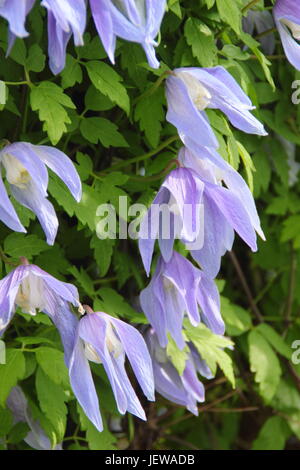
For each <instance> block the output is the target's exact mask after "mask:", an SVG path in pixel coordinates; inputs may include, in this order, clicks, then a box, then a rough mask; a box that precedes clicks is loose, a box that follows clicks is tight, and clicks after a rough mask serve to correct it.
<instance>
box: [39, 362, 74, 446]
mask: <svg viewBox="0 0 300 470" xmlns="http://www.w3.org/2000/svg"><path fill="white" fill-rule="evenodd" d="M35 386H36V392H37V396H38V400H39V404H40V407H41V410H42V411H43V413H44V414H45V416H46V418H47V419H48V420H49V421H50V423H51V424H52V426H53V429H54V432H55V435H56V440H57V442H61V441H62V440H63V437H64V434H65V429H66V417H67V407H66V405H65V401H66V396H65V394H64V392H63V390H62V388H61V387H60V386H59V385H57V384H55V383H54V382H53V381H52V380H50V378H49V377H48V376H47V375H46V374H45V373H44V372H43V370H42V369H41V368H40V367H39V368H38V369H37V373H36V381H35Z"/></svg>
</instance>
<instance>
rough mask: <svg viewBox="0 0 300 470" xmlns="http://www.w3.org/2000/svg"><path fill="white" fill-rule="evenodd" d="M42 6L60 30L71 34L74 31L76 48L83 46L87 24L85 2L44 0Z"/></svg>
mask: <svg viewBox="0 0 300 470" xmlns="http://www.w3.org/2000/svg"><path fill="white" fill-rule="evenodd" d="M41 5H42V6H44V7H45V8H47V10H48V11H50V12H51V13H52V14H53V16H54V17H55V20H56V21H57V23H58V24H59V26H60V28H61V29H62V30H63V31H64V32H66V33H69V32H71V31H72V33H73V35H74V42H75V45H76V46H82V45H83V37H82V36H83V33H84V30H85V24H86V4H85V0H76V2H74V1H72V0H43V1H42V2H41Z"/></svg>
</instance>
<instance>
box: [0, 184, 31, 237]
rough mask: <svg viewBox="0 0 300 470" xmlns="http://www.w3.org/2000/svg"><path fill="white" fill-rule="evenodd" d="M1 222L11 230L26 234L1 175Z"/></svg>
mask: <svg viewBox="0 0 300 470" xmlns="http://www.w3.org/2000/svg"><path fill="white" fill-rule="evenodd" d="M0 220H1V221H2V222H3V223H4V224H5V225H7V227H9V228H10V229H11V230H15V231H16V232H25V233H26V229H25V228H24V227H23V225H22V224H21V222H20V220H19V217H18V215H17V213H16V211H15V208H14V206H13V205H12V203H11V202H10V199H9V197H8V195H7V192H6V189H5V186H4V184H3V181H2V178H1V175H0Z"/></svg>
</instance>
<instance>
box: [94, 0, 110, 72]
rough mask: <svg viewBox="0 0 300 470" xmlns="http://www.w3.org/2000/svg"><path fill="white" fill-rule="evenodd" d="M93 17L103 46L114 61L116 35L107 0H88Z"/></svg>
mask: <svg viewBox="0 0 300 470" xmlns="http://www.w3.org/2000/svg"><path fill="white" fill-rule="evenodd" d="M90 5H91V10H92V15H93V19H94V22H95V26H96V29H97V31H98V34H99V36H100V38H101V41H102V44H103V47H104V49H105V51H106V53H107V55H108V57H109V59H110V61H111V62H112V63H113V64H114V63H115V58H114V55H115V48H116V36H115V34H114V31H113V23H112V18H111V14H110V8H109V5H108V3H107V0H90Z"/></svg>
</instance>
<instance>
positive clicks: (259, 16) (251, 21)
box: [243, 10, 275, 54]
mask: <svg viewBox="0 0 300 470" xmlns="http://www.w3.org/2000/svg"><path fill="white" fill-rule="evenodd" d="M274 26H275V25H274V20H273V17H272V14H271V13H270V12H269V11H266V10H265V11H261V10H249V12H248V14H247V16H246V17H244V18H243V30H244V31H245V32H246V33H248V34H250V35H251V36H252V35H253V34H254V30H256V31H257V33H258V34H262V33H264V32H265V31H268V30H269V29H272V28H274ZM258 41H259V42H260V43H261V45H262V49H263V51H264V53H265V54H273V53H274V50H275V36H274V34H268V35H266V36H262V37H260V38H258Z"/></svg>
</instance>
